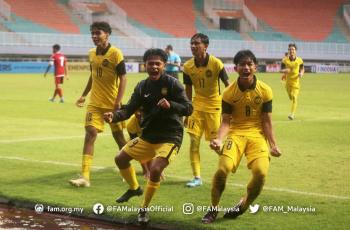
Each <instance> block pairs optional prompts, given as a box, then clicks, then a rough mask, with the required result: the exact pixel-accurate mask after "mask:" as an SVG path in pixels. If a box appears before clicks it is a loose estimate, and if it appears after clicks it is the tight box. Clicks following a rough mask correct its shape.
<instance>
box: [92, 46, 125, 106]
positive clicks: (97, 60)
mask: <svg viewBox="0 0 350 230" xmlns="http://www.w3.org/2000/svg"><path fill="white" fill-rule="evenodd" d="M123 60H124V57H123V53H122V52H121V50H120V49H118V48H116V47H114V46H110V45H109V48H108V50H107V51H106V52H105V53H104V54H102V55H96V48H93V49H91V50H90V51H89V61H90V66H91V76H92V86H91V91H90V92H91V95H90V104H89V105H92V106H96V107H99V108H105V109H113V107H114V102H115V99H116V97H117V95H118V86H119V81H118V75H122V74H125V71H121V72H120V71H119V72H120V73H118V69H120V68H118V65H124V66H125V64H124V61H123ZM124 70H125V68H124Z"/></svg>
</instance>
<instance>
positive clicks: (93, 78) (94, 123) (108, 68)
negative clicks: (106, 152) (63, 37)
mask: <svg viewBox="0 0 350 230" xmlns="http://www.w3.org/2000/svg"><path fill="white" fill-rule="evenodd" d="M90 31H91V36H92V41H93V42H94V44H95V45H96V48H93V49H91V50H90V51H89V61H90V70H91V73H90V78H89V81H88V83H87V85H86V87H85V90H84V92H83V94H82V95H81V97H80V98H79V99H78V100H77V102H76V105H77V106H78V107H83V106H84V102H85V97H86V96H87V95H88V93H89V92H90V103H89V104H88V107H87V112H86V119H85V140H84V148H83V158H82V175H81V177H79V178H77V179H72V180H70V181H69V182H70V184H72V185H73V186H77V187H89V186H90V167H91V164H92V157H93V154H94V144H95V140H96V138H97V133H100V132H102V131H103V128H104V119H103V114H104V113H106V112H110V111H114V110H116V109H119V108H120V105H121V101H122V98H123V95H124V91H125V85H126V69H125V63H124V58H123V54H122V52H121V51H120V50H119V49H118V48H116V47H114V46H112V45H111V44H110V43H109V42H108V39H109V36H110V34H111V32H112V31H111V27H110V25H109V24H108V23H106V22H94V23H93V24H92V25H91V26H90ZM110 127H111V130H112V134H113V137H114V139H115V141H116V142H117V144H118V146H119V149H121V148H122V147H123V146H124V145H125V143H126V141H125V138H124V134H123V130H122V124H121V123H113V124H110Z"/></svg>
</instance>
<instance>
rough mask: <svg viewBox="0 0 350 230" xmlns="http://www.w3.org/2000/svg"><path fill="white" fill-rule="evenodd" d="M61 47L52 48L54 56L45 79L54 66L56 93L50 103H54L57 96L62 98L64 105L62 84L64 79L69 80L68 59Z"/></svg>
mask: <svg viewBox="0 0 350 230" xmlns="http://www.w3.org/2000/svg"><path fill="white" fill-rule="evenodd" d="M60 49H61V47H60V45H58V44H55V45H53V46H52V55H51V57H50V63H49V65H48V66H47V69H46V71H45V73H44V77H46V74H47V72H49V70H50V68H51V66H52V65H53V66H54V68H55V92H54V94H53V96H52V98H50V99H49V101H52V102H54V101H55V98H56V96H57V94H58V95H59V96H60V102H61V103H63V102H64V99H63V91H62V84H63V79H64V77H66V79H67V80H68V67H67V58H66V57H65V56H64V55H63V54H62V53H61V52H60Z"/></svg>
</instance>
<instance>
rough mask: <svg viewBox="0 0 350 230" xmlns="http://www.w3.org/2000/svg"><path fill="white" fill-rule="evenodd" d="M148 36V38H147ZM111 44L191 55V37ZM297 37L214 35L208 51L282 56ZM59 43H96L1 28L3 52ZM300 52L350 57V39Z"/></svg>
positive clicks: (78, 48)
mask: <svg viewBox="0 0 350 230" xmlns="http://www.w3.org/2000/svg"><path fill="white" fill-rule="evenodd" d="M146 39H147V40H148V38H146ZM110 41H111V44H113V45H116V46H117V47H119V48H120V49H122V50H123V53H124V55H125V56H138V57H140V56H142V55H143V53H144V52H145V50H146V49H148V48H152V47H157V48H164V47H166V45H167V44H172V45H173V47H174V49H175V50H176V52H177V53H178V54H179V55H180V56H182V57H191V56H192V54H191V49H190V38H152V39H151V40H148V41H150V42H147V43H140V41H143V38H142V37H121V36H113V35H112V36H111V40H110ZM290 42H295V41H244V40H215V39H210V45H209V49H208V52H209V53H211V54H213V55H215V56H217V57H221V58H232V57H233V56H234V54H235V53H236V52H237V51H238V50H241V49H250V50H252V51H253V52H254V53H255V54H256V56H257V57H258V58H260V59H275V60H276V59H277V60H279V59H281V57H282V56H283V55H284V53H285V51H286V50H287V47H288V44H289V43H290ZM55 43H58V44H60V45H61V46H62V50H63V51H64V52H65V53H66V54H67V55H73V56H82V55H83V56H85V55H86V54H87V51H88V49H89V48H92V47H94V45H93V43H92V41H91V37H90V35H84V34H51V33H50V34H49V33H45V34H44V33H13V32H0V54H50V53H51V46H52V45H53V44H55ZM297 45H298V55H300V56H301V57H302V58H303V59H307V60H339V61H349V60H350V43H330V42H327V43H326V42H325V43H323V42H299V41H298V42H297Z"/></svg>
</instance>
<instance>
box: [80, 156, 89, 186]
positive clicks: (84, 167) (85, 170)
mask: <svg viewBox="0 0 350 230" xmlns="http://www.w3.org/2000/svg"><path fill="white" fill-rule="evenodd" d="M91 164H92V155H89V154H83V160H82V167H81V171H82V173H81V174H82V176H83V177H84V178H85V179H87V180H90V168H91Z"/></svg>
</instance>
